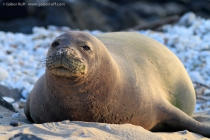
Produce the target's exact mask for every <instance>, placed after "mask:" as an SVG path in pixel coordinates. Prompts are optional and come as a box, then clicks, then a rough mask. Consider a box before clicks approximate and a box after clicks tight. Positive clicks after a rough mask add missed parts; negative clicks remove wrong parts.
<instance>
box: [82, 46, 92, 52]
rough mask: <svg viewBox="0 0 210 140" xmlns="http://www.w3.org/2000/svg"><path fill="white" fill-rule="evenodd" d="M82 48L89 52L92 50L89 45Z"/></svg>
mask: <svg viewBox="0 0 210 140" xmlns="http://www.w3.org/2000/svg"><path fill="white" fill-rule="evenodd" d="M82 49H83V50H84V51H87V52H89V51H90V50H91V49H90V47H88V46H87V45H84V46H82Z"/></svg>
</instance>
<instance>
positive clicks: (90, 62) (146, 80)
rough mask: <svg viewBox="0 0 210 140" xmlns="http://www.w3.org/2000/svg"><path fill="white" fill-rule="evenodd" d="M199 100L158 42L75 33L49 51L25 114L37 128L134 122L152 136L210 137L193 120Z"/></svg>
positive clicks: (132, 35) (206, 128)
mask: <svg viewBox="0 0 210 140" xmlns="http://www.w3.org/2000/svg"><path fill="white" fill-rule="evenodd" d="M195 100H196V99H195V91H194V88H193V85H192V82H191V80H190V78H189V76H188V74H187V72H186V70H185V68H184V66H183V65H182V63H181V62H180V60H179V59H178V58H177V57H176V56H175V55H174V54H173V53H172V52H171V51H170V50H169V49H167V48H166V47H165V46H163V45H161V44H160V43H158V42H157V41H155V40H153V39H151V38H149V37H146V36H143V35H140V34H137V33H128V32H127V33H126V32H119V33H106V34H101V35H98V36H96V37H94V36H92V35H90V34H88V33H84V32H79V31H72V32H67V33H64V34H62V35H60V36H59V37H57V38H56V39H55V40H54V41H53V43H52V45H51V47H50V48H49V50H48V54H47V58H46V72H45V74H44V75H43V76H42V77H41V78H39V80H38V81H37V83H36V84H35V86H34V88H33V89H32V91H31V93H30V95H29V97H28V99H27V102H26V106H25V115H26V116H27V118H28V119H29V120H31V121H33V122H35V123H45V122H55V121H62V120H67V119H68V120H71V121H73V120H75V121H88V122H105V123H116V124H122V123H131V124H134V125H140V126H142V127H144V128H145V129H147V130H152V131H159V130H161V129H163V128H167V127H168V126H169V128H174V129H175V130H182V129H188V130H189V131H192V132H196V133H200V134H202V135H204V136H208V137H210V126H207V125H204V124H201V123H199V122H197V121H196V120H194V119H192V118H191V117H190V115H192V113H193V110H194V107H195Z"/></svg>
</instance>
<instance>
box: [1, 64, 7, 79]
mask: <svg viewBox="0 0 210 140" xmlns="http://www.w3.org/2000/svg"><path fill="white" fill-rule="evenodd" d="M8 76H9V73H8V72H7V71H6V70H5V69H4V68H2V67H0V81H2V80H4V79H6V78H7V77H8Z"/></svg>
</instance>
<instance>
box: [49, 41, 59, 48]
mask: <svg viewBox="0 0 210 140" xmlns="http://www.w3.org/2000/svg"><path fill="white" fill-rule="evenodd" d="M58 45H60V43H59V42H58V41H54V42H53V43H52V45H51V46H52V47H53V48H54V47H57V46H58Z"/></svg>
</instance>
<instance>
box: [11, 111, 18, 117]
mask: <svg viewBox="0 0 210 140" xmlns="http://www.w3.org/2000/svg"><path fill="white" fill-rule="evenodd" d="M19 116H20V113H19V112H18V113H14V114H12V118H16V117H19Z"/></svg>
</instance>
